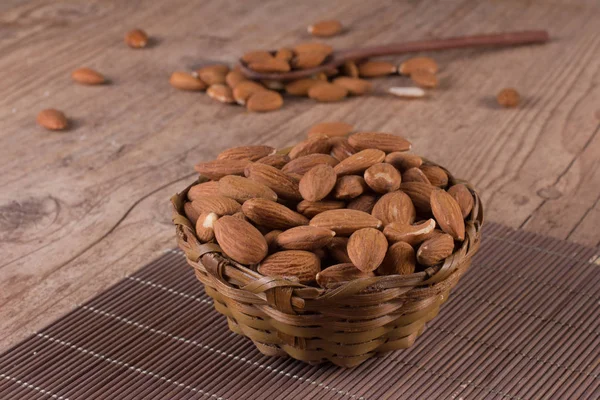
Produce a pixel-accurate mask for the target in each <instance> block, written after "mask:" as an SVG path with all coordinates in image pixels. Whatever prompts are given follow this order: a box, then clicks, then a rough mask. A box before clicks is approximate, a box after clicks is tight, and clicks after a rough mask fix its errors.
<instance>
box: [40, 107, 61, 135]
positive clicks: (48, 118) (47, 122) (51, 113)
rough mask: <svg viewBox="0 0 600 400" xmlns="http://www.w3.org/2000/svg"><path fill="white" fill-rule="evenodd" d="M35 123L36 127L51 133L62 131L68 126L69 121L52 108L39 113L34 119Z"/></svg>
mask: <svg viewBox="0 0 600 400" xmlns="http://www.w3.org/2000/svg"><path fill="white" fill-rule="evenodd" d="M36 122H37V123H38V125H40V126H42V127H44V128H46V129H48V130H51V131H62V130H65V129H67V127H68V126H69V121H68V120H67V117H66V116H65V114H63V112H62V111H58V110H55V109H53V108H48V109H45V110H42V111H40V112H39V113H38V115H37V117H36Z"/></svg>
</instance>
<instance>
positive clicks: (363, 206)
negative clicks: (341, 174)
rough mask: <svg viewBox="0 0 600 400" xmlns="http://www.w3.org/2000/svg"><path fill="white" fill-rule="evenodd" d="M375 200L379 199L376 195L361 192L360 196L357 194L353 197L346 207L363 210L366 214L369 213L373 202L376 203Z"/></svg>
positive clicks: (373, 204)
mask: <svg viewBox="0 0 600 400" xmlns="http://www.w3.org/2000/svg"><path fill="white" fill-rule="evenodd" d="M377 200H379V199H378V198H377V196H374V195H372V194H363V195H362V196H358V197H357V198H355V199H353V200H352V201H351V202H350V203H348V206H347V207H346V208H349V209H351V210H359V211H364V212H366V213H367V214H371V212H372V211H373V207H374V206H375V203H377Z"/></svg>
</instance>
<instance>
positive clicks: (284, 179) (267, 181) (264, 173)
mask: <svg viewBox="0 0 600 400" xmlns="http://www.w3.org/2000/svg"><path fill="white" fill-rule="evenodd" d="M287 165H289V164H287ZM287 165H286V166H287ZM244 174H245V175H246V178H249V179H251V180H253V181H255V182H258V183H262V184H263V185H266V186H268V187H270V188H271V189H272V190H273V191H274V192H275V193H277V196H279V197H282V198H284V199H289V200H302V196H301V195H300V190H299V189H298V182H296V181H295V180H293V179H292V178H290V177H289V176H288V175H286V174H285V172H283V171H281V170H278V169H277V168H275V167H272V166H270V165H267V164H260V163H254V164H249V165H248V167H247V168H246V170H245V171H244Z"/></svg>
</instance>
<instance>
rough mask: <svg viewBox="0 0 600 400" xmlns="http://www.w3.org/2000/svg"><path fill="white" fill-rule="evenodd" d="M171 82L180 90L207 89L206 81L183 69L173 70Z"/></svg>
mask: <svg viewBox="0 0 600 400" xmlns="http://www.w3.org/2000/svg"><path fill="white" fill-rule="evenodd" d="M169 83H170V84H171V86H173V87H174V88H176V89H180V90H192V91H198V90H205V89H206V83H204V82H202V81H201V80H200V78H198V77H197V76H193V75H192V74H189V73H187V72H181V71H177V72H173V74H172V75H171V78H170V79H169Z"/></svg>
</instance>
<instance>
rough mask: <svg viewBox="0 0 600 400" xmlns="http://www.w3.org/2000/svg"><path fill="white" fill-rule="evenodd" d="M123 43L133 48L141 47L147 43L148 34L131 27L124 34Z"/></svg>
mask: <svg viewBox="0 0 600 400" xmlns="http://www.w3.org/2000/svg"><path fill="white" fill-rule="evenodd" d="M125 43H126V44H127V46H129V47H131V48H133V49H141V48H143V47H146V45H147V44H148V35H147V34H146V32H144V31H143V30H141V29H133V30H131V31H129V32H127V33H126V34H125Z"/></svg>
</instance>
